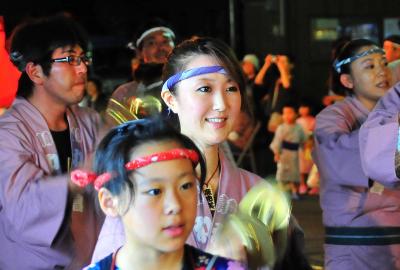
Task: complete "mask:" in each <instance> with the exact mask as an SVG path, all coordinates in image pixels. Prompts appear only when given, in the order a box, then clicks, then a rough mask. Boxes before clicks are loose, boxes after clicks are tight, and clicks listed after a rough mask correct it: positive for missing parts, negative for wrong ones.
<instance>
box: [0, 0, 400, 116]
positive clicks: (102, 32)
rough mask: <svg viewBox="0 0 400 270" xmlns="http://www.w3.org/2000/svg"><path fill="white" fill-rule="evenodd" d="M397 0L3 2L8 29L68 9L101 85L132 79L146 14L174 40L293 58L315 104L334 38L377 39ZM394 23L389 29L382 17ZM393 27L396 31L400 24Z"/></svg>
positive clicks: (299, 81)
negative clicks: (90, 49)
mask: <svg viewBox="0 0 400 270" xmlns="http://www.w3.org/2000/svg"><path fill="white" fill-rule="evenodd" d="M399 10H400V1H398V0H384V1H371V0H368V1H365V0H322V1H321V0H214V1H211V0H203V1H176V0H171V1H155V0H146V1H137V0H136V1H135V0H134V1H121V0H114V1H99V0H92V1H76V0H72V1H59V0H52V1H30V2H25V1H22V2H21V1H4V0H3V1H2V3H1V4H0V15H3V16H4V20H5V25H6V34H7V37H9V34H10V33H11V31H12V29H13V27H14V26H15V25H16V24H18V23H19V22H21V21H22V20H23V19H25V18H27V17H36V16H43V15H50V14H55V13H59V12H67V13H69V14H71V16H73V17H74V18H76V20H78V21H79V22H80V23H81V24H82V25H83V26H84V27H85V29H86V30H87V31H88V33H89V35H90V38H91V41H92V43H93V45H94V65H93V70H92V71H91V72H93V73H95V74H96V75H99V76H100V77H101V78H102V79H104V80H105V88H106V89H105V90H106V91H112V90H113V89H114V88H115V87H116V85H118V84H119V83H122V82H125V81H127V80H129V79H130V59H131V58H132V57H133V56H134V52H133V51H132V50H130V49H128V48H127V47H126V45H127V43H128V42H129V41H130V40H131V39H132V37H133V35H134V33H135V31H136V30H137V28H138V27H139V26H140V25H141V24H143V23H144V22H146V21H147V20H148V19H149V18H153V17H160V18H162V19H164V20H165V21H167V22H168V23H169V24H170V26H171V27H172V28H173V29H174V31H175V33H176V35H177V42H179V41H181V40H182V39H184V38H188V37H191V36H193V35H199V36H203V35H206V36H213V37H218V38H220V39H222V40H224V41H225V42H227V43H228V44H230V45H231V46H232V47H233V48H234V50H235V52H236V54H237V56H238V58H239V59H241V58H242V57H243V55H244V54H246V53H255V54H256V55H257V56H258V57H259V59H260V64H261V65H262V63H263V61H264V58H265V56H266V55H267V54H269V53H272V54H288V55H291V56H292V58H293V59H294V61H295V68H294V70H293V74H294V83H295V86H296V89H297V92H298V93H299V96H300V97H301V98H302V99H307V100H309V101H311V102H312V103H313V104H315V106H316V108H317V110H318V106H319V104H320V101H321V98H322V97H323V96H324V95H326V94H327V92H328V86H327V80H328V74H329V70H330V62H331V60H330V57H331V49H332V44H333V42H334V40H335V39H337V38H340V37H343V36H349V37H351V38H358V37H366V38H371V39H373V40H375V41H376V42H378V43H380V44H381V42H382V39H383V37H384V36H386V35H388V34H389V32H388V31H389V30H390V31H392V30H393V20H398V18H399V17H400V15H399ZM388 21H391V22H392V28H390V29H389V30H388V29H386V25H387V22H388ZM397 28H398V29H394V30H393V31H398V32H399V33H400V29H399V27H397Z"/></svg>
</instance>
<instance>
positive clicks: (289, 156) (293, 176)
mask: <svg viewBox="0 0 400 270" xmlns="http://www.w3.org/2000/svg"><path fill="white" fill-rule="evenodd" d="M296 117H297V114H296V109H295V107H294V106H292V105H285V106H284V107H283V110H282V119H283V123H282V124H280V125H279V126H278V128H277V129H276V132H275V135H274V138H273V140H272V142H271V145H270V148H271V150H272V152H274V160H275V162H276V163H277V171H276V180H277V181H278V182H279V183H280V185H282V187H283V188H284V189H286V190H290V191H291V194H292V199H298V194H297V193H298V185H299V181H300V175H299V174H300V173H299V148H300V147H301V146H302V144H303V143H304V141H305V139H306V135H305V134H304V131H303V128H302V127H301V126H300V125H299V124H297V123H296Z"/></svg>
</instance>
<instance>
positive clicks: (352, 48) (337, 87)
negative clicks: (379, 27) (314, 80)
mask: <svg viewBox="0 0 400 270" xmlns="http://www.w3.org/2000/svg"><path fill="white" fill-rule="evenodd" d="M365 46H378V45H377V44H376V43H374V42H373V41H371V40H369V39H354V40H351V41H348V42H346V43H345V44H344V45H343V46H342V48H341V49H340V50H339V51H338V52H337V55H336V57H335V59H334V60H337V61H338V62H339V61H341V60H343V59H346V58H349V57H353V56H355V55H356V54H358V53H359V52H360V49H361V48H362V47H365ZM350 64H351V63H348V64H345V65H342V66H341V71H340V73H338V72H337V71H336V70H335V69H334V67H333V63H332V65H331V68H332V69H333V70H332V74H333V76H332V82H331V83H332V85H331V89H332V91H333V92H335V93H336V94H338V95H342V96H343V95H350V94H351V93H353V92H352V91H351V89H349V88H347V87H345V86H344V85H343V84H342V83H341V82H340V75H342V74H351V70H350Z"/></svg>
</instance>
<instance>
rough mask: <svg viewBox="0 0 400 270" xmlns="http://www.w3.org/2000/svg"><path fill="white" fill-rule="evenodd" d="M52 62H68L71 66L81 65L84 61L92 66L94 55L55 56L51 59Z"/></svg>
mask: <svg viewBox="0 0 400 270" xmlns="http://www.w3.org/2000/svg"><path fill="white" fill-rule="evenodd" d="M51 62H52V63H68V64H70V65H71V66H79V65H80V64H81V63H82V62H83V63H84V64H85V65H86V66H90V65H91V64H92V57H89V56H86V55H83V56H73V55H70V56H67V57H62V58H55V59H51Z"/></svg>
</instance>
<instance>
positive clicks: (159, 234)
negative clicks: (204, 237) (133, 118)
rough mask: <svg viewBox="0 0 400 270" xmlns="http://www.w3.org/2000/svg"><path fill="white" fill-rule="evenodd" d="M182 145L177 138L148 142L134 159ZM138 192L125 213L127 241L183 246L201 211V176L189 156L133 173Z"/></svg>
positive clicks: (171, 248) (169, 247)
mask: <svg viewBox="0 0 400 270" xmlns="http://www.w3.org/2000/svg"><path fill="white" fill-rule="evenodd" d="M181 147H182V146H181V145H179V144H177V143H176V142H173V141H165V142H157V143H145V144H142V145H140V146H139V147H137V148H136V149H135V150H134V152H133V153H132V154H131V157H130V158H131V160H133V159H136V158H140V157H144V156H148V155H151V154H154V153H159V152H162V151H168V150H171V149H174V148H181ZM132 181H134V183H135V195H134V199H133V202H132V204H131V205H130V207H129V209H128V211H127V212H126V213H125V214H124V215H123V216H122V221H123V223H124V226H125V234H126V237H127V241H129V242H130V243H131V244H134V245H136V246H140V247H141V248H143V249H148V250H154V251H161V252H173V251H176V250H179V249H182V248H183V246H184V244H185V242H186V239H187V237H188V236H189V234H190V232H191V231H192V228H193V225H194V221H195V217H196V210H197V178H196V175H195V171H194V169H193V165H192V162H191V161H190V160H189V159H172V160H167V161H160V162H155V163H152V164H150V165H147V166H144V167H142V168H139V169H136V170H134V171H133V173H132Z"/></svg>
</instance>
